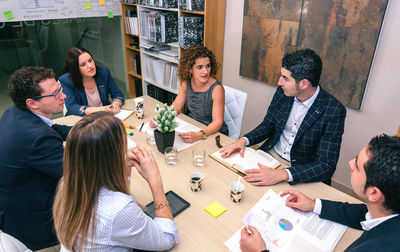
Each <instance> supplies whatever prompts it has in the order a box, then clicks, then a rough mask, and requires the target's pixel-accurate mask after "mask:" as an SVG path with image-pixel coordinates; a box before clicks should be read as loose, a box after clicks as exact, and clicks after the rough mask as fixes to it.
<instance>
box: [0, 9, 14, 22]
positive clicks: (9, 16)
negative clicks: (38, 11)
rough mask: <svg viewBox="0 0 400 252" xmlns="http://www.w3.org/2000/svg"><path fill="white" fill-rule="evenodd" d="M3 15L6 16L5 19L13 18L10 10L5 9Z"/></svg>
mask: <svg viewBox="0 0 400 252" xmlns="http://www.w3.org/2000/svg"><path fill="white" fill-rule="evenodd" d="M3 14H4V16H5V17H6V19H7V20H10V19H13V18H14V14H13V13H12V11H10V10H9V11H5V12H4V13H3Z"/></svg>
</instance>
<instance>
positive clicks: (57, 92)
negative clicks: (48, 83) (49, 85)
mask: <svg viewBox="0 0 400 252" xmlns="http://www.w3.org/2000/svg"><path fill="white" fill-rule="evenodd" d="M59 85H60V84H59ZM61 93H62V86H61V85H60V87H59V88H58V89H57V91H56V92H54V94H49V95H39V96H34V97H33V99H40V98H45V97H51V96H54V97H55V98H57V99H58V98H60V96H61Z"/></svg>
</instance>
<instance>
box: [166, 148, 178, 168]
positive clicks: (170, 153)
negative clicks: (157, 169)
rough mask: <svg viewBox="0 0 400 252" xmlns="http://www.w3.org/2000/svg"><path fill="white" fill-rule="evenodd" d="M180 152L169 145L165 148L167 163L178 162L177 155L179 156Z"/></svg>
mask: <svg viewBox="0 0 400 252" xmlns="http://www.w3.org/2000/svg"><path fill="white" fill-rule="evenodd" d="M177 154H178V152H177V151H176V149H175V148H174V147H167V148H165V150H164V155H165V162H166V163H167V165H174V164H176V157H177Z"/></svg>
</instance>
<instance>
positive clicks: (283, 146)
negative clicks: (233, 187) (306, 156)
mask: <svg viewBox="0 0 400 252" xmlns="http://www.w3.org/2000/svg"><path fill="white" fill-rule="evenodd" d="M319 90H320V88H319V86H317V90H316V91H315V93H314V94H313V95H312V96H311V97H310V98H309V99H307V100H306V101H304V102H302V101H300V100H299V99H297V97H294V102H293V106H292V109H291V110H290V114H289V118H288V120H287V121H286V124H285V128H284V129H283V132H282V134H281V136H280V138H279V140H278V142H277V143H276V144H275V146H274V150H275V151H276V153H277V154H278V155H279V156H281V157H282V158H283V159H286V160H287V161H289V162H290V151H291V150H292V145H293V142H294V139H296V135H297V131H298V130H299V128H300V125H301V123H302V122H303V119H304V117H305V116H306V114H307V112H308V110H309V109H310V108H311V106H312V105H313V103H314V101H315V99H316V98H317V96H318V94H319ZM243 138H244V139H245V140H246V145H249V139H248V138H247V137H243ZM285 171H286V172H287V174H288V176H289V179H288V180H287V181H288V182H292V181H293V176H292V173H291V172H290V170H289V169H285Z"/></svg>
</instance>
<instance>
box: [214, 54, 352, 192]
mask: <svg viewBox="0 0 400 252" xmlns="http://www.w3.org/2000/svg"><path fill="white" fill-rule="evenodd" d="M321 71H322V61H321V58H320V57H319V56H318V55H317V54H316V53H315V52H314V51H312V50H310V49H305V50H299V51H295V52H293V53H288V54H286V55H285V56H284V57H283V60H282V68H281V77H280V78H279V82H278V85H279V87H278V89H277V90H276V92H275V95H274V97H273V99H272V101H271V104H270V106H269V108H268V111H267V114H266V115H265V117H264V120H263V121H262V122H261V123H260V124H259V125H258V126H257V127H256V128H255V129H254V130H252V131H251V132H249V133H247V134H245V135H244V136H243V137H242V138H240V139H239V140H238V141H236V142H235V143H233V144H231V145H228V146H226V147H225V148H222V149H221V150H220V152H222V157H223V158H225V157H228V156H229V155H230V154H231V153H233V152H236V151H240V155H242V156H243V153H244V147H245V146H246V145H253V144H258V143H260V142H262V141H264V140H266V141H265V142H264V143H263V144H262V145H261V147H260V149H261V150H264V151H266V152H270V153H271V154H272V155H273V156H275V157H277V158H278V160H279V161H281V163H282V162H283V163H284V164H285V165H286V166H287V168H286V169H284V170H276V169H272V168H270V167H268V166H265V165H263V164H259V167H258V168H257V167H254V168H255V169H251V170H247V171H246V173H247V176H245V177H244V179H245V180H246V181H247V182H250V183H252V184H253V185H273V184H277V183H279V182H282V181H287V182H289V183H292V184H296V183H309V182H320V181H323V182H325V183H327V184H330V180H331V177H332V175H333V173H334V172H335V169H336V164H337V161H338V158H339V152H340V144H341V142H342V134H343V131H344V120H345V117H346V109H345V107H344V106H343V105H342V104H341V103H340V102H339V101H338V100H336V99H335V98H334V97H333V96H331V95H330V94H329V93H327V92H326V91H325V90H323V89H322V88H321V87H320V86H319V79H320V76H321Z"/></svg>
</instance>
